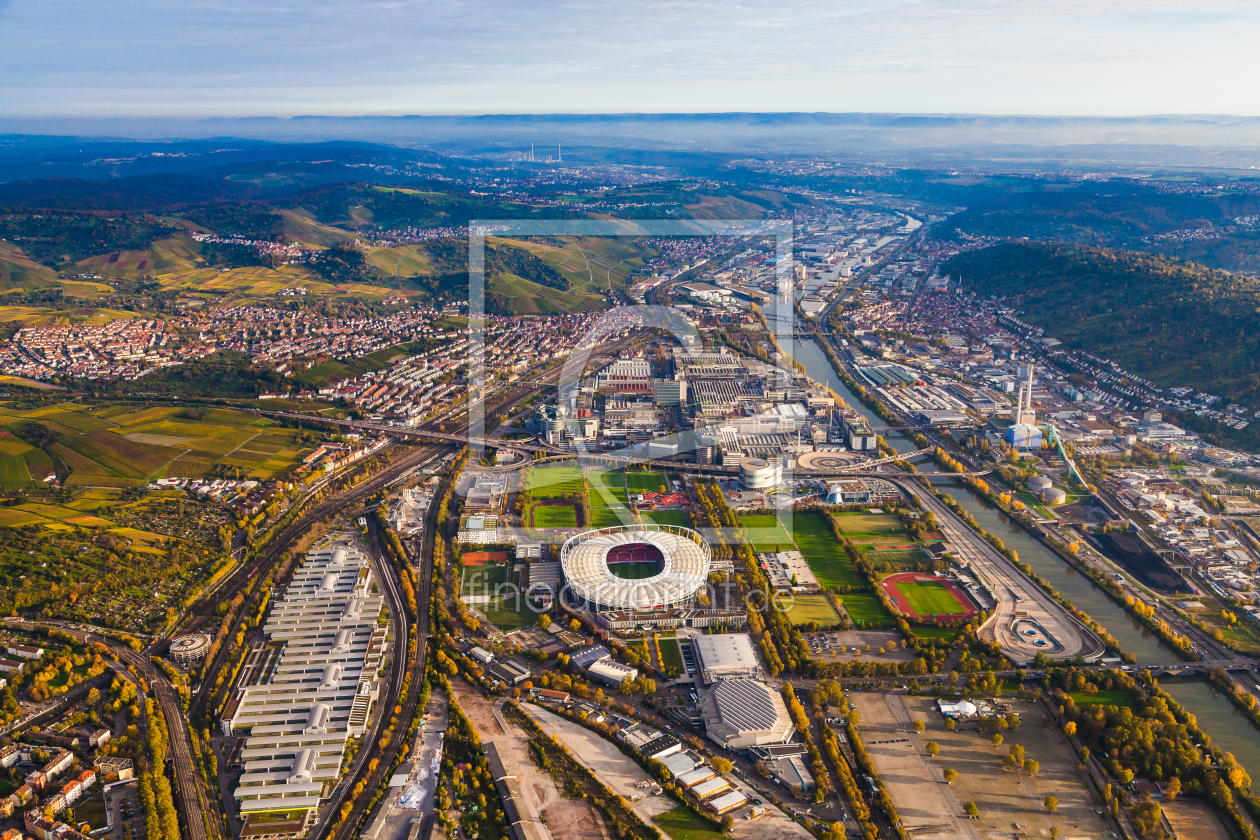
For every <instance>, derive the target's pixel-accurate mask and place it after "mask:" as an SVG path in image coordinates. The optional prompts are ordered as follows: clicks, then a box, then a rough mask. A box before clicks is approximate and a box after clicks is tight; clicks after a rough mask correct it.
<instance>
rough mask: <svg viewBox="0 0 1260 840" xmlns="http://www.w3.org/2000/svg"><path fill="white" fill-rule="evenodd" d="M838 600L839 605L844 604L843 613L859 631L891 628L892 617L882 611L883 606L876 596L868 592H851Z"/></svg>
mask: <svg viewBox="0 0 1260 840" xmlns="http://www.w3.org/2000/svg"><path fill="white" fill-rule="evenodd" d="M839 598H840V603H842V604H844V611H845V612H847V613H848V614H849V618H851V619H853V623H854V626H856V627H858V628H859V629H861V628H867V629H869V628H872V627H892V626H893V618H892V616H890V615H889V614H888V613H887V611H885V610H884V605H883V604H881V603H880V602H879V598H878V597H877V596H875V595H872V594H870V593H869V592H851V593H849V594H847V595H841V596H839Z"/></svg>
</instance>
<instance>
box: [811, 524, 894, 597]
mask: <svg viewBox="0 0 1260 840" xmlns="http://www.w3.org/2000/svg"><path fill="white" fill-rule="evenodd" d="M824 516H826V514H823V513H817V512H811V513H805V514H802V515H800V516H797V517H796V519H795V521H794V522H793V523H792V525H793V529H792V530H793V531H794V532H795V536H796V546H797V548H799V549H800V551H801V554H802V555H804V557H805V562H807V563H809V567H810V568H811V569H813V570H814V576H815V577H817V578H818V582H819V583H820V584H821V585H822V586H823V588H825V589H830V588H831V587H833V586H865V585H866V579H865V578H864V577H862V574H861V572H859V571H858V570H857V567H856V566H854V565H853V561H851V560H850V559H849V556H848V555H847V554H845V553H844V549H843V548H841V547H840V545H839V544H838V543H837V542H836V541H835V538H833V537H832V536H831V528H830V527H829V526H828V525H827V521H826V520H825V519H823V517H824ZM881 612H882V609H881Z"/></svg>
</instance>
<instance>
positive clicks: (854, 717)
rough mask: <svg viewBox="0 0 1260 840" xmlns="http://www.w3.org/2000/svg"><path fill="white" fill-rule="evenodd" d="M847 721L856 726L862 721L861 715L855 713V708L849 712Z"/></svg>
mask: <svg viewBox="0 0 1260 840" xmlns="http://www.w3.org/2000/svg"><path fill="white" fill-rule="evenodd" d="M849 722H850V723H852V724H853V725H854V726H857V725H858V724H860V723H861V722H862V716H861V715H859V714H858V713H857V709H854V710H853V711H851V712H849Z"/></svg>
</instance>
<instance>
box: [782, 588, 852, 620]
mask: <svg viewBox="0 0 1260 840" xmlns="http://www.w3.org/2000/svg"><path fill="white" fill-rule="evenodd" d="M783 609H784V610H785V611H786V613H787V617H788V620H789V621H791V622H792V623H793V624H797V625H800V624H809V623H810V622H817V623H818V624H819V625H820V626H823V627H831V626H833V625H836V624H839V623H840V614H839V613H837V612H836V608H835V607H833V606H831V602H830V601H828V600H827V596H826V595H797V596H796V597H794V598H793V599H792V601H791V603H790V604H789V603H786V602H784V604H783Z"/></svg>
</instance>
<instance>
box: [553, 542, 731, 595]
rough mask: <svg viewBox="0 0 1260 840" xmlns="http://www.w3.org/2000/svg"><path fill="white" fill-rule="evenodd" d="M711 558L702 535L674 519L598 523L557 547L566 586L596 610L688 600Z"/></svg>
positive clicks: (701, 583)
mask: <svg viewBox="0 0 1260 840" xmlns="http://www.w3.org/2000/svg"><path fill="white" fill-rule="evenodd" d="M711 559H712V558H711V556H710V552H709V544H708V543H707V542H705V540H704V538H703V537H701V536H700V535H699V534H698V533H696V532H695V531H693V530H691V529H690V528H682V527H679V526H677V525H653V524H643V525H617V526H614V527H611V528H599V529H597V530H594V531H586V532H585V533H581V534H578V535H577V536H575V537H571V538H570V539H569V540H568V541H567V542H566V543H565V544H564V546H563V547H562V548H561V549H560V565H561V567H562V568H563V570H564V576H565V579H566V580H567V581H568V588H569V592H570V593H571V594H572V595H573V596H574V597H575V598H576V599H578V600H579V601H582V602H585V606H586V608H587V609H590V610H594V611H596V612H598V611H603V610H653V609H662V608H668V607H677V606H681V605H684V604H690V603H691V602H692V601H693V600H694V599H695V597H696V593H697V592H698V591H699V590H700V589H701V587H703V586H704V585H705V584H706V583H707V582H708V578H709V565H710V562H711Z"/></svg>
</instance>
